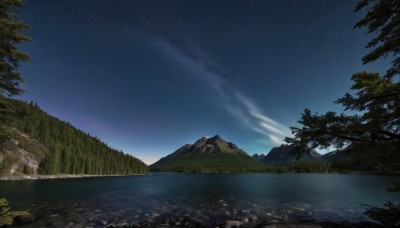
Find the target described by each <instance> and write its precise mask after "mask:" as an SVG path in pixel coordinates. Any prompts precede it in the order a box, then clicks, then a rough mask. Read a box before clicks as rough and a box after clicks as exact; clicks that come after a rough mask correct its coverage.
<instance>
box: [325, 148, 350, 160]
mask: <svg viewBox="0 0 400 228" xmlns="http://www.w3.org/2000/svg"><path fill="white" fill-rule="evenodd" d="M351 157H352V156H351V155H350V154H349V153H346V152H345V151H336V150H335V151H332V152H329V153H326V154H324V155H322V158H323V159H324V160H325V161H330V162H337V161H342V160H345V159H351Z"/></svg>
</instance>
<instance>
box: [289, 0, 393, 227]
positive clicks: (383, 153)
mask: <svg viewBox="0 0 400 228" xmlns="http://www.w3.org/2000/svg"><path fill="white" fill-rule="evenodd" d="M366 8H367V10H368V12H367V15H366V16H365V17H364V18H363V19H361V20H360V21H359V22H358V23H357V24H356V25H355V28H363V27H367V28H368V33H370V34H374V35H377V36H376V37H374V38H373V39H372V40H371V41H370V42H369V43H368V44H367V46H366V47H367V48H373V50H372V51H371V52H370V53H369V54H367V55H366V56H364V57H363V59H362V61H363V63H364V64H366V63H369V62H373V61H375V60H378V59H380V58H382V57H384V58H385V57H387V56H388V55H392V56H393V58H394V60H393V61H392V66H391V67H390V68H389V69H388V70H387V72H386V75H385V76H384V77H382V76H380V75H379V74H377V73H372V72H361V73H355V74H354V75H353V76H352V78H351V79H352V80H353V81H354V84H353V86H352V87H351V89H352V90H354V93H353V94H349V93H347V94H346V95H345V96H344V97H342V98H340V99H338V100H337V101H336V103H338V104H341V105H342V106H343V107H344V109H345V111H352V112H353V113H356V114H354V115H346V114H343V113H342V114H337V113H335V112H327V113H326V114H323V115H318V114H312V113H311V111H310V110H308V109H306V110H305V111H304V114H302V117H301V120H300V121H299V123H300V124H301V125H302V127H301V128H297V127H292V128H291V129H292V132H293V134H294V138H286V139H285V141H286V142H288V143H291V144H293V145H294V149H293V154H294V155H295V156H297V157H299V156H301V155H302V154H304V153H310V151H311V150H312V149H315V148H316V147H321V148H328V147H330V146H332V145H333V146H335V147H336V148H339V149H340V148H343V147H346V146H348V145H350V146H349V148H350V151H351V153H352V154H353V155H354V156H353V158H354V160H353V162H357V160H358V161H360V160H364V161H365V160H369V161H370V164H366V165H367V166H368V165H371V164H372V166H374V167H373V169H374V170H377V171H380V172H399V171H400V80H395V79H394V78H395V76H399V75H400V57H399V54H400V26H399V24H400V1H398V0H360V1H359V2H358V4H357V6H356V9H355V11H360V10H361V9H366ZM360 158H362V159H360ZM339 165H344V166H346V165H348V164H345V163H342V164H339ZM399 189H400V187H399V186H398V185H395V186H394V188H393V190H399ZM365 215H367V216H369V217H370V218H371V219H373V220H376V221H379V222H380V223H382V224H383V225H385V226H393V225H400V221H399V220H400V219H399V218H400V206H399V205H397V206H396V205H394V204H393V203H391V202H388V203H387V204H385V208H378V207H369V208H368V209H367V211H366V212H365Z"/></svg>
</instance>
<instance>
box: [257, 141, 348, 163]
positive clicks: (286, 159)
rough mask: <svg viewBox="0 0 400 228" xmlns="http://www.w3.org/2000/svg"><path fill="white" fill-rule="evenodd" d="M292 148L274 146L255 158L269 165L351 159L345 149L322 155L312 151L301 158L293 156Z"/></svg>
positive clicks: (289, 146) (288, 146)
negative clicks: (266, 152)
mask: <svg viewBox="0 0 400 228" xmlns="http://www.w3.org/2000/svg"><path fill="white" fill-rule="evenodd" d="M291 150H292V146H291V145H281V146H280V147H274V148H272V149H271V151H270V152H269V153H268V154H266V155H265V154H254V155H253V156H252V158H253V159H256V160H259V161H261V162H262V163H264V164H268V165H285V164H289V163H292V162H305V161H327V162H337V161H341V160H344V159H350V158H351V155H350V154H348V153H346V152H344V151H332V152H329V153H326V154H324V155H321V154H320V153H318V152H316V151H312V152H311V153H310V154H309V155H308V154H304V155H303V156H301V157H300V158H299V159H296V158H294V157H292V155H291V154H290V152H291Z"/></svg>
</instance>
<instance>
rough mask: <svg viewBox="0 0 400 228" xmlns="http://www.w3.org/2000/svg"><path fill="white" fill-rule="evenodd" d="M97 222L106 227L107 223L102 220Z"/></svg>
mask: <svg viewBox="0 0 400 228" xmlns="http://www.w3.org/2000/svg"><path fill="white" fill-rule="evenodd" d="M99 222H100V224H102V225H103V226H105V225H107V221H106V220H104V219H102V220H100V221H99Z"/></svg>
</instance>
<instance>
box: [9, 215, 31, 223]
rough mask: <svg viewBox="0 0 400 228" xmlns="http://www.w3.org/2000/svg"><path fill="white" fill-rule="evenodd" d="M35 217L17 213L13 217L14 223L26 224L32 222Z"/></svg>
mask: <svg viewBox="0 0 400 228" xmlns="http://www.w3.org/2000/svg"><path fill="white" fill-rule="evenodd" d="M35 219H36V217H35V216H34V215H31V214H26V215H19V216H17V217H15V218H14V223H15V224H27V223H31V222H34V221H35Z"/></svg>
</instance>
